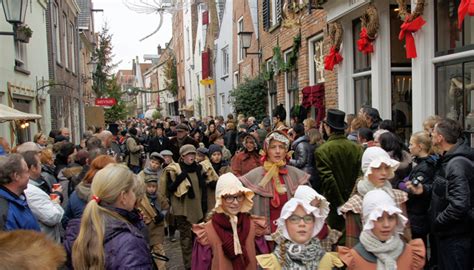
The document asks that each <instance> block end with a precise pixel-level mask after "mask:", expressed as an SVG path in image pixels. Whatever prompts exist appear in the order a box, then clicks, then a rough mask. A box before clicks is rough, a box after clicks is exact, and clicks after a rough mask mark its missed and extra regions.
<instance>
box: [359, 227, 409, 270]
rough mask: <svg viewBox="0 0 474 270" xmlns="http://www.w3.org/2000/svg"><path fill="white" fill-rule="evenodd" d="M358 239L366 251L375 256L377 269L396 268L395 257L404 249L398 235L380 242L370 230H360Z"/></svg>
mask: <svg viewBox="0 0 474 270" xmlns="http://www.w3.org/2000/svg"><path fill="white" fill-rule="evenodd" d="M359 240H360V243H361V244H362V246H364V248H365V249H366V250H367V251H368V252H371V253H373V254H374V255H375V256H376V257H377V270H396V269H397V259H398V257H399V256H400V255H401V254H402V252H403V249H404V244H403V241H402V239H401V238H400V235H398V234H395V235H394V236H393V237H392V238H390V239H389V240H388V241H386V242H381V241H380V240H378V239H377V238H376V237H375V236H374V235H373V233H372V232H368V231H362V232H361V234H360V237H359Z"/></svg>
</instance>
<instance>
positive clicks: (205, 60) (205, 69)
mask: <svg viewBox="0 0 474 270" xmlns="http://www.w3.org/2000/svg"><path fill="white" fill-rule="evenodd" d="M201 65H202V66H201V68H202V79H203V80H204V79H207V78H208V77H209V75H210V73H209V52H208V51H207V50H206V51H203V52H202V53H201Z"/></svg>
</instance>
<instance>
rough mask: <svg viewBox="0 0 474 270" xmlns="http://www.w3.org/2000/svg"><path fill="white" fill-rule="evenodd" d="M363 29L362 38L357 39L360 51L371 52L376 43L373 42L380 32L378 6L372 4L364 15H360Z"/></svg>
mask: <svg viewBox="0 0 474 270" xmlns="http://www.w3.org/2000/svg"><path fill="white" fill-rule="evenodd" d="M360 20H361V23H362V29H361V31H360V34H359V35H360V38H359V40H358V41H357V48H358V50H359V51H361V52H363V53H365V54H369V53H373V52H374V45H373V44H372V43H373V42H374V40H375V39H376V38H377V34H378V32H379V26H380V24H379V15H378V13H377V8H376V7H375V6H374V5H372V4H370V5H369V6H368V7H367V9H366V10H365V13H364V15H362V17H360Z"/></svg>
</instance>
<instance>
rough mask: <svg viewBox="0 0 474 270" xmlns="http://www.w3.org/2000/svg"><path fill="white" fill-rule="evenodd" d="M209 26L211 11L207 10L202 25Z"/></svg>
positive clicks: (204, 12) (203, 15) (203, 13)
mask: <svg viewBox="0 0 474 270" xmlns="http://www.w3.org/2000/svg"><path fill="white" fill-rule="evenodd" d="M208 24H209V11H207V10H205V11H203V12H202V25H208Z"/></svg>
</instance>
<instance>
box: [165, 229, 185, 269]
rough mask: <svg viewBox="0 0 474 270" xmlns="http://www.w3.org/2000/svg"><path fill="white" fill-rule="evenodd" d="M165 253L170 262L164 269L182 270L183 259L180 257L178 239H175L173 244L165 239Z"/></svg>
mask: <svg viewBox="0 0 474 270" xmlns="http://www.w3.org/2000/svg"><path fill="white" fill-rule="evenodd" d="M165 252H166V256H167V257H168V258H169V259H170V261H169V262H168V263H167V264H166V269H169V270H184V265H183V258H182V256H181V247H180V246H179V237H176V241H175V242H171V241H169V239H168V238H166V239H165Z"/></svg>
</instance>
